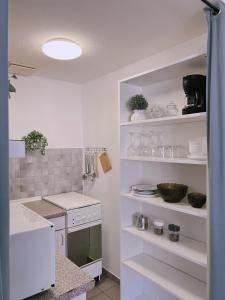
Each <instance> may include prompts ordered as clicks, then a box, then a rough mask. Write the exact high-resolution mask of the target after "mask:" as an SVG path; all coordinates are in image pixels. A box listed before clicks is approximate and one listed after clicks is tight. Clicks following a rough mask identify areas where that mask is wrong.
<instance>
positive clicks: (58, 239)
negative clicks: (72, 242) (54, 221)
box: [55, 229, 66, 256]
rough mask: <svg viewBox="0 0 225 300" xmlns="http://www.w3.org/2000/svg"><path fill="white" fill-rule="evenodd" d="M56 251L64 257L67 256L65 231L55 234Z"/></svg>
mask: <svg viewBox="0 0 225 300" xmlns="http://www.w3.org/2000/svg"><path fill="white" fill-rule="evenodd" d="M55 249H56V251H57V252H59V253H60V254H62V255H64V256H65V255H66V232H65V229H61V230H57V231H56V232H55Z"/></svg>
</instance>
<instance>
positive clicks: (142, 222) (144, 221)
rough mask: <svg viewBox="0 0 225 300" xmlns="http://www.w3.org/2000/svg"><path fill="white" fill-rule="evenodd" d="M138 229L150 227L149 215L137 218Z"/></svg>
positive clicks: (142, 229)
mask: <svg viewBox="0 0 225 300" xmlns="http://www.w3.org/2000/svg"><path fill="white" fill-rule="evenodd" d="M137 229H138V230H141V231H144V230H147V229H148V217H146V216H144V215H140V216H139V217H138V218H137Z"/></svg>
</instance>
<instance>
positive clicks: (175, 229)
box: [168, 224, 180, 242]
mask: <svg viewBox="0 0 225 300" xmlns="http://www.w3.org/2000/svg"><path fill="white" fill-rule="evenodd" d="M168 234H169V239H170V241H172V242H178V241H179V239H180V226H178V225H175V224H169V225H168Z"/></svg>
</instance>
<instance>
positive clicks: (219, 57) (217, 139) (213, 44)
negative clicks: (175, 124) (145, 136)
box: [205, 2, 225, 300]
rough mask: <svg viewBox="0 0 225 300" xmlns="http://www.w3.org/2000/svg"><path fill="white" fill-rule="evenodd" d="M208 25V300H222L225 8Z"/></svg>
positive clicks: (224, 270)
mask: <svg viewBox="0 0 225 300" xmlns="http://www.w3.org/2000/svg"><path fill="white" fill-rule="evenodd" d="M217 6H218V7H219V8H220V13H219V14H217V15H213V13H212V10H210V9H207V8H206V9H205V13H206V16H207V21H208V54H207V56H208V71H207V118H208V171H209V236H210V238H209V245H210V257H209V268H210V276H209V279H210V282H209V284H210V286H209V287H210V293H209V299H210V300H222V299H225V6H224V4H223V3H221V2H220V3H218V4H217Z"/></svg>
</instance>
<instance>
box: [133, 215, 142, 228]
mask: <svg viewBox="0 0 225 300" xmlns="http://www.w3.org/2000/svg"><path fill="white" fill-rule="evenodd" d="M140 216H141V214H140V213H138V212H137V213H134V214H133V215H132V225H133V226H135V227H137V224H138V218H139V217H140Z"/></svg>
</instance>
